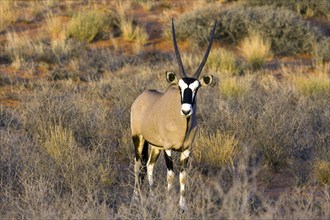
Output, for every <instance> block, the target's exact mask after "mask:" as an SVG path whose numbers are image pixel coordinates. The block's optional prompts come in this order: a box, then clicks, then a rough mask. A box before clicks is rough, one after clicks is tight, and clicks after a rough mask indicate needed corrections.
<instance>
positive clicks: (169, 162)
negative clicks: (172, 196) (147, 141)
mask: <svg viewBox="0 0 330 220" xmlns="http://www.w3.org/2000/svg"><path fill="white" fill-rule="evenodd" d="M171 154H172V151H171V150H165V154H164V157H165V163H166V167H167V190H168V191H169V192H170V191H171V190H172V188H173V180H174V171H173V160H172V157H171Z"/></svg>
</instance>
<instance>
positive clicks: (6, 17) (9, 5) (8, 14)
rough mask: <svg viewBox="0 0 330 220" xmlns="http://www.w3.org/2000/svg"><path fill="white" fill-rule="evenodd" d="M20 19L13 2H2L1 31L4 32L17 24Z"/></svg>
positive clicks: (0, 4)
mask: <svg viewBox="0 0 330 220" xmlns="http://www.w3.org/2000/svg"><path fill="white" fill-rule="evenodd" d="M18 17H19V13H18V10H17V8H16V7H14V2H13V1H1V2H0V31H2V30H4V29H5V28H6V27H7V26H8V25H10V24H12V23H13V22H15V21H16V20H17V19H18Z"/></svg>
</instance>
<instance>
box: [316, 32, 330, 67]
mask: <svg viewBox="0 0 330 220" xmlns="http://www.w3.org/2000/svg"><path fill="white" fill-rule="evenodd" d="M313 46H314V47H313V53H312V54H313V56H314V59H315V60H316V62H317V63H321V64H322V63H328V62H330V52H329V51H330V38H329V37H323V38H321V39H320V40H319V41H318V42H315V43H314V45H313Z"/></svg>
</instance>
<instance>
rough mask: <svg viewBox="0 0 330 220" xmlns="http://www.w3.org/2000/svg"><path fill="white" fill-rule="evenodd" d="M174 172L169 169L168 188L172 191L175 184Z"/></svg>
mask: <svg viewBox="0 0 330 220" xmlns="http://www.w3.org/2000/svg"><path fill="white" fill-rule="evenodd" d="M173 180H174V172H173V171H172V170H167V190H168V191H170V190H171V189H172V186H173Z"/></svg>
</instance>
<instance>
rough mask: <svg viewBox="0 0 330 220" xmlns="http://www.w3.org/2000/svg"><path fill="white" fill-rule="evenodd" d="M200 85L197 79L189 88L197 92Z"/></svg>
mask: <svg viewBox="0 0 330 220" xmlns="http://www.w3.org/2000/svg"><path fill="white" fill-rule="evenodd" d="M198 87H199V82H198V80H196V81H195V82H193V83H191V84H190V85H189V88H190V89H191V90H192V91H193V92H195V91H196V89H197V88H198Z"/></svg>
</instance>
